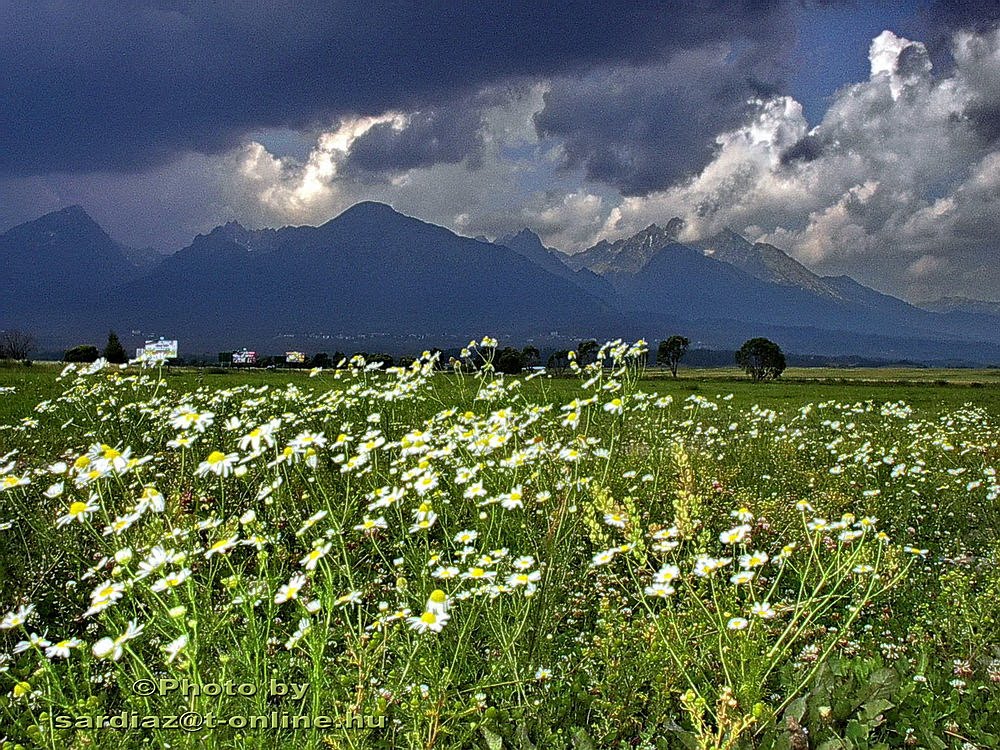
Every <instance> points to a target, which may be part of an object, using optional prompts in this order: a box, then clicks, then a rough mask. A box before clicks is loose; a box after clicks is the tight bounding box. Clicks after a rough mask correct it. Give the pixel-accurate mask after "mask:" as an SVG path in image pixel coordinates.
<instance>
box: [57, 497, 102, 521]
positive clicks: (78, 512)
mask: <svg viewBox="0 0 1000 750" xmlns="http://www.w3.org/2000/svg"><path fill="white" fill-rule="evenodd" d="M98 507H99V506H98V505H97V503H95V502H94V501H93V499H91V500H88V501H87V502H85V503H84V502H81V501H80V500H76V501H75V502H72V503H70V506H69V510H68V511H67V512H66V514H65V515H62V516H59V518H57V519H56V526H66V525H67V524H70V523H72V522H73V521H79V522H80V523H83V522H84V521H86V520H87V518H88V517H89V516H90V515H91V514H92V513H94V512H96V511H97V509H98Z"/></svg>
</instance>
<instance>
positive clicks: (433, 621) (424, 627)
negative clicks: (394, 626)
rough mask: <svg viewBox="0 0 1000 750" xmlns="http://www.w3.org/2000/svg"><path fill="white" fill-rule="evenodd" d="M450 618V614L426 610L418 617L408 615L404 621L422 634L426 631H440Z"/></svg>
mask: <svg viewBox="0 0 1000 750" xmlns="http://www.w3.org/2000/svg"><path fill="white" fill-rule="evenodd" d="M450 618H451V615H449V614H447V613H440V614H438V613H435V612H431V611H430V610H428V611H426V612H424V613H423V614H422V615H420V616H419V617H408V618H407V619H406V622H407V623H409V625H410V627H411V628H412V629H413V630H416V631H417V632H418V633H420V634H421V635H422V634H424V633H426V632H428V631H430V632H432V633H440V632H441V631H442V630H443V629H444V626H445V625H446V624H447V622H448V620H449V619H450Z"/></svg>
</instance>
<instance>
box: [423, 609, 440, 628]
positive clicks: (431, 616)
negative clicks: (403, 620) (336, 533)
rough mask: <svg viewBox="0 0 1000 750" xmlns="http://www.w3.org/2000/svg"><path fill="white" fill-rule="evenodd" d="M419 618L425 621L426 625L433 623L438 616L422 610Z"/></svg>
mask: <svg viewBox="0 0 1000 750" xmlns="http://www.w3.org/2000/svg"><path fill="white" fill-rule="evenodd" d="M420 619H421V620H423V621H424V622H426V623H427V624H428V625H433V624H434V623H436V622H437V619H438V618H437V615H435V614H434V613H433V612H424V613H423V614H422V615H420Z"/></svg>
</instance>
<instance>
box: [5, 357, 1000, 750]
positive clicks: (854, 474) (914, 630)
mask: <svg viewBox="0 0 1000 750" xmlns="http://www.w3.org/2000/svg"><path fill="white" fill-rule="evenodd" d="M483 343H484V345H487V346H485V348H486V349H490V348H491V347H489V346H488V345H489V344H490V343H492V342H489V341H485V342H483ZM603 354H606V355H607V359H609V360H612V361H613V366H612V367H610V368H602V367H600V366H598V365H587V366H582V367H580V366H576V365H575V364H574V366H573V370H574V372H573V373H572V375H571V376H570V377H558V378H550V377H549V376H547V375H546V374H534V375H530V376H517V377H511V376H501V375H497V374H494V373H492V372H490V369H489V368H488V367H487V368H485V371H483V372H461V371H459V372H454V371H449V372H442V371H440V370H439V369H437V368H436V367H435V364H436V363H435V362H434V360H433V357H432V356H431V355H429V354H428V355H426V356H424V357H422V358H421V359H420V360H418V361H417V362H415V363H414V365H413V366H412V367H407V368H394V369H390V370H389V371H382V370H380V369H378V368H376V367H372V366H370V365H368V364H367V363H365V362H364V361H362V360H357V359H355V360H352V362H351V363H350V366H349V367H347V368H345V369H340V370H335V371H312V372H309V371H302V372H249V373H247V372H231V373H221V374H219V373H211V372H208V371H184V370H169V369H167V368H163V367H159V366H156V365H155V363H146V364H145V365H140V364H132V365H130V366H128V367H126V368H119V367H117V366H109V365H107V364H105V363H103V362H98V363H96V364H95V365H82V366H78V367H75V368H74V367H69V368H66V369H63V368H62V367H59V368H55V367H52V366H43V365H35V366H33V367H28V368H26V367H11V368H3V369H0V747H2V748H4V750H7V748H17V747H25V748H28V747H41V748H53V749H59V748H132V747H153V748H160V747H171V748H187V747H190V748H194V747H198V748H242V747H248V748H249V747H261V748H272V747H273V748H284V747H288V748H323V747H331V748H484V749H486V750H498V749H500V748H511V749H520V750H532V749H533V748H538V749H539V750H541V749H542V748H574V749H576V750H586V749H588V748H595V749H597V748H625V747H628V748H650V749H654V748H655V749H657V750H659V749H661V748H664V749H665V748H691V749H692V750H737V749H742V748H748V749H749V748H774V749H779V748H780V749H782V750H804V749H805V748H822V749H823V750H835V749H838V748H858V749H861V748H910V747H920V748H934V749H935V750H943V749H945V748H961V750H973V749H974V748H993V747H998V746H1000V626H998V623H1000V565H998V563H1000V559H998V558H1000V480H998V478H997V472H996V469H997V465H998V464H1000V424H998V419H1000V373H998V372H997V371H930V370H927V371H918V370H913V371H910V370H907V371H903V370H864V371H862V370H857V371H840V370H822V371H820V370H794V369H789V370H787V371H786V373H785V375H784V376H783V377H782V378H781V380H779V381H778V382H773V383H764V384H751V383H749V382H747V381H746V380H745V379H744V378H741V377H740V376H739V374H738V373H737V372H736V371H719V370H713V371H686V372H683V371H682V374H683V377H682V378H679V379H677V380H674V379H672V378H669V377H664V376H663V375H662V374H661V373H652V372H649V371H647V370H646V369H645V368H644V367H643V366H642V364H641V363H642V362H644V361H645V359H646V356H645V349H644V345H643V344H642V342H640V343H638V344H634V345H629V344H624V343H621V342H615V343H612V344H609V345H607V346H606V347H605V349H604V350H603ZM601 359H602V360H603V359H605V357H603V356H602V357H601ZM172 717H173V718H172Z"/></svg>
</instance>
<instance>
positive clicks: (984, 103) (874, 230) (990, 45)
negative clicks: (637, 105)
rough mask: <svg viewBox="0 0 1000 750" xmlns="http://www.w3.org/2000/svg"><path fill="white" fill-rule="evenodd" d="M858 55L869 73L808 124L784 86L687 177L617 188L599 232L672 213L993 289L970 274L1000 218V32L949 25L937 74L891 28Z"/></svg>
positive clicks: (690, 222) (804, 249) (888, 278)
mask: <svg viewBox="0 0 1000 750" xmlns="http://www.w3.org/2000/svg"><path fill="white" fill-rule="evenodd" d="M869 59H870V62H871V74H870V77H869V79H868V80H867V81H864V82H861V83H857V84H853V85H849V86H846V87H844V88H842V89H841V90H840V91H838V92H837V94H836V95H835V97H834V98H833V101H832V103H831V105H830V107H829V109H828V110H827V112H826V113H825V115H824V117H823V120H822V122H820V123H819V124H818V125H817V126H816V127H814V128H812V129H808V127H807V124H806V121H805V119H804V118H803V116H802V110H801V107H799V105H798V103H797V102H795V101H794V100H792V99H790V98H788V97H777V98H774V99H771V100H769V101H762V102H757V103H756V112H755V114H754V116H753V117H752V118H751V119H750V121H748V122H747V123H746V124H745V125H743V126H742V127H740V128H736V129H734V130H732V131H729V132H726V133H723V134H721V135H720V136H719V137H718V139H717V145H718V148H717V151H716V154H715V157H714V159H713V160H712V162H711V163H710V164H709V165H708V166H707V167H705V168H704V169H703V170H702V171H701V172H700V173H699V174H698V175H696V176H694V177H693V178H691V179H689V180H688V181H686V182H684V183H682V184H679V185H675V186H674V187H671V188H669V189H668V190H665V191H662V192H659V193H655V194H652V195H650V196H647V197H639V198H628V199H625V200H623V201H622V202H621V204H620V205H619V206H617V207H615V208H614V209H613V210H612V211H611V213H610V215H609V217H608V220H607V222H606V223H605V225H604V227H603V228H602V230H601V232H600V233H599V235H598V236H600V237H618V236H622V235H624V234H628V233H632V232H635V231H638V230H639V229H641V228H642V227H644V226H646V225H647V224H649V223H650V222H651V221H657V222H663V221H666V220H668V219H669V218H670V217H671V216H675V215H676V216H680V217H682V218H683V219H685V221H686V223H687V228H686V233H685V235H684V236H685V237H686V238H688V239H694V238H697V237H702V236H705V235H708V234H711V233H713V232H716V231H718V230H719V229H721V228H722V227H724V226H729V227H732V228H735V229H737V230H738V231H743V232H745V233H747V234H748V236H751V237H752V238H753V239H760V240H762V241H766V242H771V243H773V244H775V245H777V246H779V247H782V248H785V249H787V250H789V251H790V252H791V253H792V254H793V255H795V256H796V257H798V258H799V259H800V260H802V261H803V262H804V263H806V264H807V265H810V266H811V267H813V268H814V269H816V270H817V271H820V272H824V273H851V274H853V275H855V276H857V277H859V279H860V280H862V281H864V282H865V283H870V284H873V285H875V286H877V287H879V288H882V289H886V290H888V291H891V292H895V293H900V294H904V295H906V294H908V295H911V296H921V297H926V296H929V295H930V296H933V295H934V294H935V292H936V293H938V294H945V293H948V294H950V293H959V292H961V291H962V290H964V289H968V288H969V286H970V285H972V286H973V287H976V286H977V285H978V288H977V289H975V293H978V294H981V295H983V296H987V297H992V298H1000V288H997V287H996V274H995V273H992V274H985V275H978V276H977V274H976V269H977V268H979V267H980V266H981V265H982V264H983V263H984V254H985V256H986V257H988V256H989V254H990V253H995V252H996V249H997V240H996V237H997V235H998V230H1000V190H998V189H997V188H998V186H1000V177H998V175H1000V151H998V145H1000V144H998V140H1000V139H997V140H993V141H992V142H991V140H990V132H989V128H988V126H989V121H988V117H989V115H990V113H994V114H995V113H996V112H998V111H1000V110H998V107H1000V83H998V81H1000V30H998V31H994V32H992V33H989V34H984V35H975V34H972V33H968V32H963V33H960V34H958V35H956V37H955V39H954V60H955V66H954V69H953V70H952V71H951V72H950V73H949V74H947V75H944V76H941V77H937V78H935V77H934V76H933V75H932V70H931V64H930V60H929V58H928V56H927V51H926V49H925V48H924V45H922V44H920V43H917V42H911V41H909V40H907V39H904V38H901V37H898V36H896V35H895V34H893V33H892V32H889V31H886V32H883V33H882V34H880V35H879V36H878V37H876V38H875V39H874V40H873V41H872V44H871V48H870V53H869ZM977 111H981V112H983V113H984V114H983V115H982V117H981V118H980V119H979V120H977V119H976V117H975V113H976V112H977ZM993 127H996V123H993ZM796 144H798V145H797V146H796ZM793 146H795V148H792V147H793ZM790 149H791V150H790ZM796 151H798V152H799V155H798V156H796V155H795V154H796ZM994 257H995V256H994Z"/></svg>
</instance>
